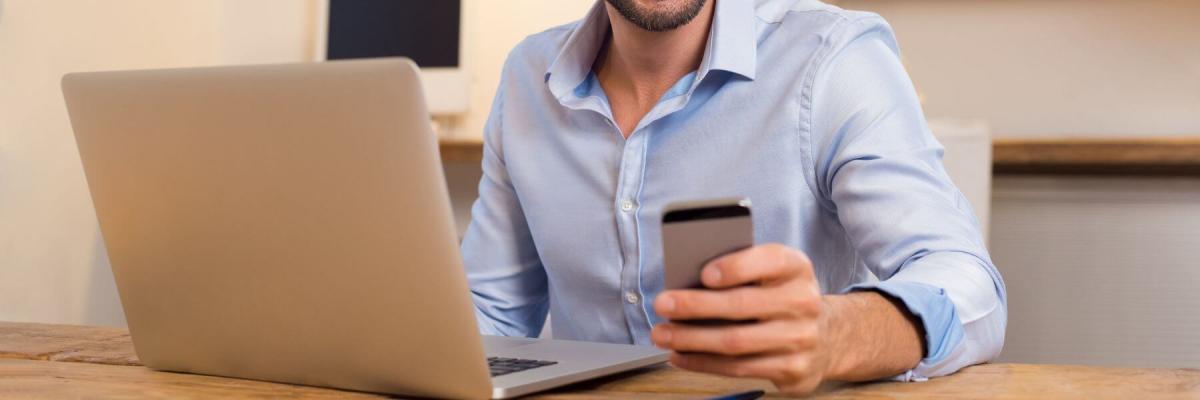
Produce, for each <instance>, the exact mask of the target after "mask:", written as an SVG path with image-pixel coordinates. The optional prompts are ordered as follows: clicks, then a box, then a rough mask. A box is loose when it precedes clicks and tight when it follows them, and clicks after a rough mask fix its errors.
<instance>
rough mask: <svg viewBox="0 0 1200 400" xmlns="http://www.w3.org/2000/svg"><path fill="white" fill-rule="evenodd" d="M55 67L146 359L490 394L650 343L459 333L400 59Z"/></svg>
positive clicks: (310, 381) (427, 146) (448, 229)
mask: <svg viewBox="0 0 1200 400" xmlns="http://www.w3.org/2000/svg"><path fill="white" fill-rule="evenodd" d="M62 85H63V92H64V94H65V96H66V101H67V106H68V109H69V111H70V115H71V123H72V124H73V126H74V129H75V137H76V140H77V141H78V145H79V153H80V157H81V158H82V160H83V166H84V171H85V172H86V175H87V181H88V185H89V186H90V189H91V194H92V200H93V202H94V205H95V207H96V214H97V215H98V217H99V219H100V228H101V230H102V232H103V234H104V239H105V242H106V244H107V247H108V255H109V258H110V261H111V264H112V268H113V274H114V275H115V276H116V281H117V287H118V291H119V293H120V296H121V303H122V305H123V307H124V309H125V315H126V318H127V320H128V322H129V329H130V331H131V333H132V335H133V343H134V347H135V348H136V351H137V354H138V357H139V358H140V359H141V361H142V362H143V363H144V364H145V365H146V366H148V367H151V368H155V369H161V370H168V371H180V372H192V373H200V374H211V375H221V376H231V377H241V378H250V379H259V380H266V381H276V382H288V383H297V384H304V385H314V386H328V387H336V388H343V389H353V390H361V391H368V392H381V393H394V394H405V395H415V396H429V397H454V398H487V397H494V398H505V397H513V396H519V395H523V394H528V393H531V392H535V391H539V390H543V389H548V388H552V387H555V386H560V385H563V384H567V383H571V382H576V381H580V380H584V379H588V378H593V377H598V376H602V375H606V374H611V373H615V372H619V371H624V370H629V369H634V368H639V367H643V366H647V365H651V364H655V363H659V362H662V361H664V360H665V359H666V354H665V353H663V352H662V351H659V350H657V349H654V348H648V347H638V346H631V345H615V344H601V343H585V342H571V341H557V340H536V339H525V338H502V337H491V336H481V335H480V334H479V331H478V328H477V326H476V321H475V314H474V313H475V311H474V306H473V305H472V303H471V298H470V294H469V292H468V288H467V282H466V277H465V275H464V272H463V268H462V265H461V261H460V259H459V249H458V242H457V238H456V234H455V229H454V223H453V220H452V219H453V217H452V215H451V211H450V202H449V198H448V195H447V192H446V185H445V181H444V178H443V174H442V169H441V163H440V159H439V152H438V145H437V139H436V137H435V136H434V134H433V132H432V130H431V127H430V124H429V115H428V113H427V111H426V107H425V104H424V100H423V99H424V98H423V96H422V92H421V84H420V80H419V78H418V75H417V70H416V67H415V65H413V64H412V63H411V62H410V61H408V60H406V59H378V60H364V61H339V62H329V63H319V64H296V65H268V66H245V67H216V68H194V69H172V70H150V71H128V72H99V73H80V74H70V75H67V76H66V77H64V78H63V82H62ZM561 318H570V316H561Z"/></svg>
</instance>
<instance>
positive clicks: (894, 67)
mask: <svg viewBox="0 0 1200 400" xmlns="http://www.w3.org/2000/svg"><path fill="white" fill-rule="evenodd" d="M896 53H897V50H896V42H895V39H894V37H893V34H892V32H891V30H890V28H889V27H888V26H887V25H886V23H885V22H884V21H883V20H882V19H880V18H879V17H878V16H876V15H873V14H868V13H860V12H850V11H844V10H840V9H838V8H835V7H832V6H828V5H824V4H821V3H819V2H816V1H795V0H792V1H760V2H757V3H755V2H752V1H750V0H606V1H598V2H597V3H596V5H595V6H594V7H593V8H592V10H591V11H590V12H589V13H588V15H587V16H585V17H584V18H583V19H582V20H580V21H578V22H576V23H572V24H568V25H565V26H561V27H557V28H553V29H550V30H548V31H545V32H542V33H539V34H536V35H533V36H530V37H529V38H527V39H526V40H525V41H523V42H522V43H521V44H519V45H518V46H517V47H516V48H515V49H514V50H513V51H512V53H511V55H510V56H509V59H508V61H507V63H506V65H505V67H504V71H503V75H502V82H501V84H500V87H499V89H498V90H497V94H496V99H495V102H494V105H493V108H492V111H491V116H490V118H489V122H488V124H487V127H486V131H485V132H484V136H485V146H484V159H483V171H484V176H483V178H482V180H481V182H480V185H479V196H480V197H479V200H478V201H477V202H476V203H475V205H474V208H473V210H472V222H471V226H470V228H469V230H468V232H467V235H466V238H465V239H464V242H463V245H462V246H463V248H462V251H463V256H464V261H465V264H466V268H467V270H468V275H469V278H470V283H471V290H472V293H473V295H474V296H473V297H474V300H475V304H476V309H477V314H478V318H479V322H480V325H481V327H482V328H481V329H482V330H483V331H484V333H488V334H499V335H520V336H535V335H537V334H538V333H539V332H540V331H541V329H542V325H543V324H544V322H545V320H546V315H547V312H548V311H549V313H550V314H552V315H553V317H554V318H552V321H553V327H552V328H553V329H552V330H553V333H554V336H555V337H558V338H565V339H574V340H590V341H604V342H618V343H621V342H623V343H636V344H644V345H650V344H654V345H657V346H660V347H663V348H666V349H671V350H674V352H673V353H672V355H671V362H672V363H673V364H675V365H677V366H679V367H681V368H686V369H691V370H696V371H703V372H711V373H716V374H724V375H730V376H739V377H760V378H765V379H769V380H771V381H773V382H774V383H775V384H776V386H778V387H779V389H780V390H782V391H784V392H788V393H796V394H802V393H807V392H809V391H811V390H813V389H814V388H815V387H816V386H817V385H818V384H819V383H820V382H821V381H822V380H842V381H860V380H872V379H880V378H888V377H893V378H896V379H901V380H920V379H924V378H926V377H933V376H939V375H945V374H949V373H952V372H954V371H956V370H958V369H960V368H962V367H964V366H967V365H971V364H975V363H979V362H984V361H987V360H989V359H991V358H993V357H995V356H996V355H997V354H998V353H999V352H1000V348H1001V346H1002V344H1003V341H1004V326H1005V319H1006V306H1005V304H1006V301H1005V293H1004V284H1003V282H1002V281H1001V278H1000V275H999V273H998V272H997V270H996V268H995V267H994V266H993V264H992V262H991V260H990V257H989V256H988V254H987V250H986V249H985V248H984V244H983V240H982V238H981V235H980V233H979V228H978V225H977V223H976V222H975V218H974V215H973V214H972V211H971V210H970V206H969V205H968V204H967V202H966V200H965V199H964V198H963V196H962V195H961V194H960V193H959V192H958V190H957V189H956V188H955V187H954V185H953V184H952V183H951V182H950V179H949V178H948V177H947V175H946V172H945V170H944V169H943V167H942V164H941V154H942V149H941V147H940V145H939V144H938V143H937V142H936V141H935V140H934V139H933V137H932V136H931V135H930V133H929V129H928V127H927V126H926V124H925V121H924V118H923V116H922V113H921V110H920V106H919V104H918V101H917V98H916V95H915V93H914V90H913V88H912V85H911V83H910V82H909V79H908V77H907V75H906V73H905V72H904V70H903V68H902V66H901V65H900V63H899V61H898V57H897V54H896ZM743 196H744V197H748V198H750V199H751V200H752V201H753V202H754V207H755V209H754V217H753V218H754V225H755V232H754V233H755V237H756V241H757V243H770V244H763V245H759V246H756V247H753V248H750V249H747V250H744V251H741V252H737V253H734V254H730V255H727V256H724V257H721V258H718V259H716V260H714V261H712V262H711V263H710V264H708V265H707V266H705V268H704V269H703V272H702V280H703V282H704V284H705V285H706V286H707V287H708V288H711V289H727V288H729V289H728V290H719V291H718V290H679V291H667V292H663V291H662V265H663V263H662V246H661V243H660V225H659V221H660V219H661V212H662V209H663V206H664V205H665V204H667V203H669V202H672V201H678V200H700V199H712V198H722V197H743ZM871 273H874V275H875V276H878V277H879V279H881V280H882V281H879V282H873V281H872V280H871V275H872V274H871ZM746 284H754V285H749V286H743V285H746ZM684 318H723V319H754V320H755V321H756V322H754V323H751V324H739V325H731V326H694V325H685V324H678V323H672V322H669V321H670V320H673V319H684Z"/></svg>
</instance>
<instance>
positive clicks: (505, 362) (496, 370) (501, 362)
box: [487, 357, 558, 376]
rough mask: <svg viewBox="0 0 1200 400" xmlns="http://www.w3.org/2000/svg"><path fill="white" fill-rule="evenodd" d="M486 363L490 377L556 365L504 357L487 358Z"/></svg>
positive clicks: (547, 362)
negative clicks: (490, 373) (490, 372)
mask: <svg viewBox="0 0 1200 400" xmlns="http://www.w3.org/2000/svg"><path fill="white" fill-rule="evenodd" d="M487 362H488V369H490V370H491V371H492V376H500V375H508V374H511V373H513V372H521V371H524V370H527V369H534V368H537V367H545V366H547V365H554V364H558V363H557V362H554V361H542V360H526V359H522V358H504V357H488V359H487Z"/></svg>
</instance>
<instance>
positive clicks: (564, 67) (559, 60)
mask: <svg viewBox="0 0 1200 400" xmlns="http://www.w3.org/2000/svg"><path fill="white" fill-rule="evenodd" d="M708 1H715V2H716V4H715V7H716V10H715V11H714V15H713V24H712V29H711V30H710V31H709V35H708V46H707V47H706V48H705V53H704V58H703V60H702V61H701V62H700V69H699V71H698V74H697V76H698V77H701V78H702V77H704V76H706V75H708V72H709V71H710V70H721V71H728V72H732V73H735V74H738V75H741V76H744V77H746V78H748V79H751V80H753V79H754V76H755V69H756V68H757V52H758V40H757V37H756V36H757V35H756V34H755V32H756V29H755V23H756V17H755V15H754V2H753V1H751V0H708ZM608 30H609V21H608V13H607V12H606V10H605V8H604V0H597V1H596V3H595V4H593V5H592V8H591V10H589V11H588V13H587V15H586V16H584V17H583V19H582V20H580V22H579V25H577V26H576V27H575V29H574V31H572V32H571V35H570V36H568V37H567V41H566V42H565V43H564V44H563V48H562V50H561V51H560V52H559V53H558V56H557V57H555V59H554V62H552V63H551V64H550V67H549V68H547V70H546V75H545V80H546V84H547V85H548V86H549V87H550V92H551V93H553V94H554V97H556V98H559V99H562V98H563V96H565V95H568V94H572V93H573V92H574V90H575V88H576V87H577V86H579V84H581V83H583V81H584V80H585V79H587V77H588V74H590V73H591V70H592V64H594V63H595V61H596V54H597V53H599V52H600V46H602V45H603V44H604V38H605V36H607V35H608Z"/></svg>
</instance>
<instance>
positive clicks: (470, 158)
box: [440, 139, 483, 163]
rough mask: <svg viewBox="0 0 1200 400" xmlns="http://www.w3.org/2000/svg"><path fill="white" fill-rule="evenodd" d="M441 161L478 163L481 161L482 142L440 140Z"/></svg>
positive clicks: (472, 140)
mask: <svg viewBox="0 0 1200 400" xmlns="http://www.w3.org/2000/svg"><path fill="white" fill-rule="evenodd" d="M440 144H441V150H442V161H443V162H456V163H478V162H480V161H482V160H483V141H482V140H479V139H442V140H441V143H440Z"/></svg>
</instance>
